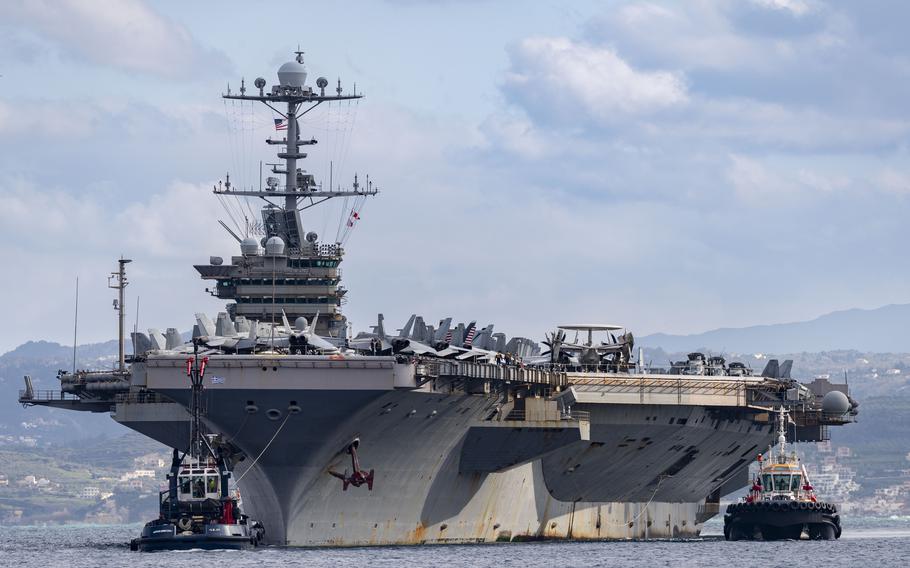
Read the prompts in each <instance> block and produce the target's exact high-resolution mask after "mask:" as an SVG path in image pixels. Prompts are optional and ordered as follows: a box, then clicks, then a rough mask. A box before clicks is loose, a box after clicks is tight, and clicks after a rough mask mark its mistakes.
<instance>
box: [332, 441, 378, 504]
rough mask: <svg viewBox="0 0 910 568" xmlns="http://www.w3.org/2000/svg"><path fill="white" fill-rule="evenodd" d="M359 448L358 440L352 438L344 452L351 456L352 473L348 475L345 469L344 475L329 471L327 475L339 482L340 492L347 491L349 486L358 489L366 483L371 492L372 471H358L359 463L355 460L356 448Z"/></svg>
mask: <svg viewBox="0 0 910 568" xmlns="http://www.w3.org/2000/svg"><path fill="white" fill-rule="evenodd" d="M359 446H360V438H354V440H353V441H352V442H351V443H350V444H348V447H347V449H346V450H345V451H346V452H347V453H348V454H350V455H351V467H353V469H354V472H353V473H351V474H350V475H348V470H347V468H345V470H344V473H338V472H337V471H329V474H331V475H333V476H334V477H337V478H338V479H340V480H341V483H342V487H341V490H342V491H347V490H348V486H349V485H353V486H354V487H360V486H361V485H363V484H364V483H366V486H367V489H368V490H370V491H372V490H373V470H372V469H371V470H370V471H366V470H364V469H360V461H359V460H358V459H357V448H358V447H359Z"/></svg>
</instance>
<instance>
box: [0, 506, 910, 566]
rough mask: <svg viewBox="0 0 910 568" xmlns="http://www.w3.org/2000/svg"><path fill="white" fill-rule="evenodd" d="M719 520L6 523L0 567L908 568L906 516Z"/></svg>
mask: <svg viewBox="0 0 910 568" xmlns="http://www.w3.org/2000/svg"><path fill="white" fill-rule="evenodd" d="M721 528H722V524H720V523H718V522H717V521H716V520H715V521H712V522H711V523H709V525H708V526H707V527H706V531H705V535H704V536H703V537H702V538H698V539H689V540H658V541H647V542H639V541H609V542H538V543H521V544H518V543H515V544H507V543H501V544H484V545H464V546H462V545H438V546H387V547H377V548H336V549H312V548H311V549H300V548H279V547H265V548H260V549H257V550H250V551H188V552H157V553H139V552H130V550H129V547H128V545H127V543H128V542H129V540H130V539H131V538H133V537H134V536H136V535H137V534H138V532H139V529H140V526H139V525H115V526H86V525H82V526H79V525H68V526H49V527H0V566H2V567H4V568H5V567H13V568H56V567H66V568H75V567H82V566H86V567H94V566H98V567H102V566H103V567H105V568H114V567H119V566H129V567H136V568H140V567H155V568H161V567H167V566H190V565H192V566H193V567H194V568H195V567H197V566H218V567H221V568H223V567H225V566H230V567H231V568H244V567H253V566H256V567H258V566H307V567H314V568H321V567H329V566H356V567H358V568H360V567H365V568H366V567H369V568H371V567H387V566H388V567H393V566H394V567H398V566H408V567H421V566H434V567H435V566H445V567H446V568H457V567H462V566H480V567H487V566H489V567H496V568H509V567H515V568H531V567H538V566H540V567H544V566H545V567H560V568H563V567H575V566H649V567H651V566H673V567H688V566H722V567H724V568H728V567H729V568H735V567H741V566H761V567H763V568H771V567H777V566H781V567H783V566H786V567H788V568H792V567H795V566H799V567H803V566H820V567H824V568H834V567H841V566H844V567H856V566H862V567H864V568H881V567H886V566H908V565H910V518H892V519H861V520H854V522H853V523H852V524H848V525H847V526H845V529H844V534H843V536H842V537H841V539H840V540H838V541H830V542H824V541H820V542H798V541H794V542H725V541H724V540H723V537H722V536H721V535H720V529H721Z"/></svg>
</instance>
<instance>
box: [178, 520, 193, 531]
mask: <svg viewBox="0 0 910 568" xmlns="http://www.w3.org/2000/svg"><path fill="white" fill-rule="evenodd" d="M192 527H193V520H192V519H190V518H189V517H180V518H179V519H177V528H178V529H180V530H182V531H188V530H190V529H191V528H192Z"/></svg>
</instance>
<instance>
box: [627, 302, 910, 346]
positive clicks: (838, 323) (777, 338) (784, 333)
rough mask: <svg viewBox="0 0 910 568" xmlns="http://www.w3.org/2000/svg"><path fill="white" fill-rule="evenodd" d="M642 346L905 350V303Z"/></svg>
mask: <svg viewBox="0 0 910 568" xmlns="http://www.w3.org/2000/svg"><path fill="white" fill-rule="evenodd" d="M640 342H641V344H642V345H644V346H647V347H653V348H657V347H660V348H662V349H663V350H665V351H668V352H674V351H695V350H699V349H705V350H713V351H718V352H719V351H723V352H727V353H729V352H734V353H759V352H760V353H800V352H819V351H833V350H856V351H864V352H870V353H907V352H910V304H892V305H889V306H883V307H881V308H876V309H873V310H861V309H852V310H844V311H839V312H832V313H830V314H826V315H823V316H821V317H818V318H816V319H814V320H811V321H803V322H794V323H781V324H773V325H757V326H752V327H742V328H721V329H715V330H712V331H706V332H704V333H699V334H694V335H668V334H663V333H656V334H653V335H646V336H644V337H641V338H640Z"/></svg>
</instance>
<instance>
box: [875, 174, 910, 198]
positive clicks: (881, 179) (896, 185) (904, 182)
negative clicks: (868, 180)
mask: <svg viewBox="0 0 910 568" xmlns="http://www.w3.org/2000/svg"><path fill="white" fill-rule="evenodd" d="M875 183H876V185H877V186H878V188H879V189H881V190H882V191H884V192H886V193H889V194H891V195H897V196H902V197H907V196H910V173H908V172H906V171H899V170H897V169H894V168H886V169H884V170H882V171H881V172H880V173H879V174H878V175H877V176H876V177H875Z"/></svg>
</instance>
